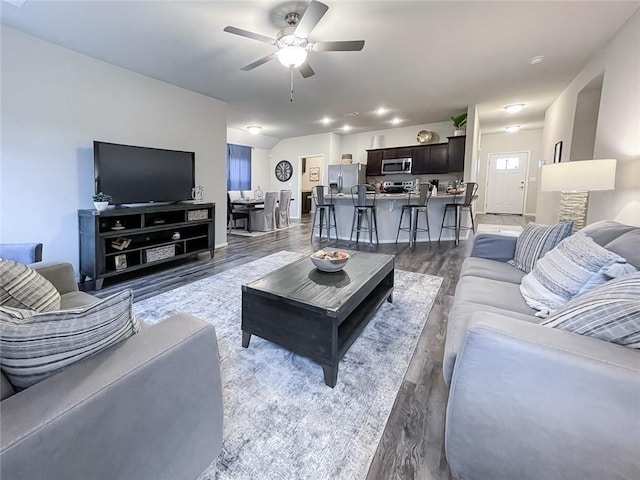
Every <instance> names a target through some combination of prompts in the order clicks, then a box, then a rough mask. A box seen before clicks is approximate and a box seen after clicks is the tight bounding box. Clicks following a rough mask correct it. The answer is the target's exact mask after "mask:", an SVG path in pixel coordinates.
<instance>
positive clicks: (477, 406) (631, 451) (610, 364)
mask: <svg viewBox="0 0 640 480" xmlns="http://www.w3.org/2000/svg"><path fill="white" fill-rule="evenodd" d="M639 433H640V352H637V351H634V350H633V349H630V348H626V347H622V346H619V345H614V344H610V343H607V342H603V341H601V340H597V339H594V338H589V337H583V336H580V335H576V334H573V333H569V332H565V331H561V330H556V329H553V328H549V327H543V326H540V325H536V324H527V323H525V322H520V321H517V320H514V319H511V318H509V317H505V316H502V315H497V314H486V313H484V314H483V313H479V314H474V315H473V316H472V317H471V324H470V328H469V331H468V333H467V336H466V339H465V343H464V346H463V348H462V350H461V352H460V354H459V356H458V358H457V361H456V365H455V370H454V374H453V379H452V383H451V390H450V396H449V403H448V407H447V427H446V438H445V448H446V453H447V459H448V461H449V465H450V467H451V470H452V472H453V473H454V475H456V476H457V477H459V478H464V479H465V480H474V479H487V478H491V479H492V480H508V479H514V478H517V479H519V480H534V479H541V478H553V479H574V478H580V479H583V480H600V479H603V478H618V479H632V478H637V475H638V472H640V455H638V452H640V434H639Z"/></svg>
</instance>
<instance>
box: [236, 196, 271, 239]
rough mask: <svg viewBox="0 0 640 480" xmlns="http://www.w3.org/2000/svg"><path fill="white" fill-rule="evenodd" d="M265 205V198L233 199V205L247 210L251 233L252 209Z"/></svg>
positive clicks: (248, 228)
mask: <svg viewBox="0 0 640 480" xmlns="http://www.w3.org/2000/svg"><path fill="white" fill-rule="evenodd" d="M261 205H264V198H241V199H238V200H232V201H231V206H232V207H244V208H245V209H246V210H247V231H248V232H249V233H251V211H252V210H256V209H257V208H258V207H259V206H261Z"/></svg>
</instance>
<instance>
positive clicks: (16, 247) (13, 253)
mask: <svg viewBox="0 0 640 480" xmlns="http://www.w3.org/2000/svg"><path fill="white" fill-rule="evenodd" d="M0 258H6V259H7V260H13V261H14V262H18V263H24V264H27V263H34V262H41V261H42V244H41V243H0Z"/></svg>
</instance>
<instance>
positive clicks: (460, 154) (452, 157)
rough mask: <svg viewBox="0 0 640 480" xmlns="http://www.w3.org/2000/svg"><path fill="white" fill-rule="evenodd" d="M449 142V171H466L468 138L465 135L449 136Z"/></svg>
mask: <svg viewBox="0 0 640 480" xmlns="http://www.w3.org/2000/svg"><path fill="white" fill-rule="evenodd" d="M448 138H449V143H448V144H447V145H448V152H447V155H448V157H449V171H450V172H462V171H464V144H465V141H466V139H467V137H466V136H465V135H461V136H459V137H448Z"/></svg>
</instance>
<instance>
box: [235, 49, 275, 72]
mask: <svg viewBox="0 0 640 480" xmlns="http://www.w3.org/2000/svg"><path fill="white" fill-rule="evenodd" d="M275 56H276V54H275V53H270V54H269V55H267V56H266V57H262V58H261V59H260V60H256V61H255V62H253V63H250V64H249V65H247V66H246V67H242V68H241V69H240V70H242V71H244V72H248V71H249V70H253V69H254V68H256V67H259V66H260V65H263V64H265V63H267V62H268V61H270V60H273V57H275Z"/></svg>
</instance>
